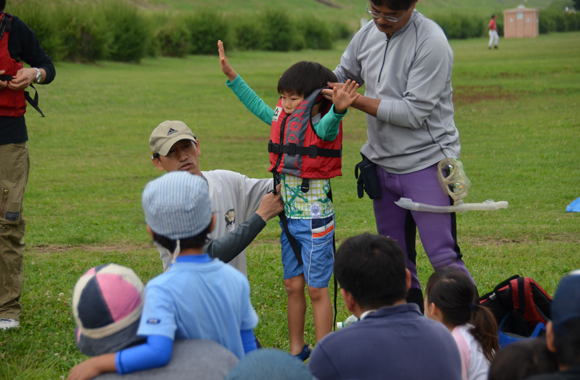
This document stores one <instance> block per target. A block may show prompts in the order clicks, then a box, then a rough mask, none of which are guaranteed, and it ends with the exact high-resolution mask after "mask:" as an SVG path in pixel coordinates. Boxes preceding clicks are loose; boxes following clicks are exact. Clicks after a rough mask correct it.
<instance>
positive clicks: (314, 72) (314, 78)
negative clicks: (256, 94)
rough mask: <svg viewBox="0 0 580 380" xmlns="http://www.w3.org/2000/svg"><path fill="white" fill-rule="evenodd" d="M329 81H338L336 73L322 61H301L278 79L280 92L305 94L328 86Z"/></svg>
mask: <svg viewBox="0 0 580 380" xmlns="http://www.w3.org/2000/svg"><path fill="white" fill-rule="evenodd" d="M328 82H338V78H337V77H336V74H334V73H333V72H332V70H330V69H329V68H327V67H325V66H322V65H321V64H320V63H316V62H308V61H301V62H298V63H295V64H293V65H292V66H290V67H289V68H288V70H286V71H284V74H282V76H281V77H280V80H279V81H278V93H279V94H281V93H282V92H289V93H295V94H296V95H301V96H304V97H305V98H306V97H308V95H310V94H312V93H313V92H314V91H315V90H318V89H319V88H323V87H326V86H327V83H328Z"/></svg>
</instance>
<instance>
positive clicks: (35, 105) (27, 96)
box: [24, 85, 44, 117]
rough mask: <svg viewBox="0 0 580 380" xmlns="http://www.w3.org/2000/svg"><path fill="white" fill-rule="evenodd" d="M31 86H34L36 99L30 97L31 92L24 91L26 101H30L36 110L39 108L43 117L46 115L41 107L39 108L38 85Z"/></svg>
mask: <svg viewBox="0 0 580 380" xmlns="http://www.w3.org/2000/svg"><path fill="white" fill-rule="evenodd" d="M30 87H32V88H33V89H34V99H33V98H31V97H30V94H29V93H28V91H24V99H26V101H27V102H28V103H30V105H31V106H32V107H33V108H34V109H35V110H37V111H38V112H39V113H40V114H41V115H42V117H44V114H43V113H42V111H41V110H40V108H38V91H37V90H36V87H34V86H33V85H30Z"/></svg>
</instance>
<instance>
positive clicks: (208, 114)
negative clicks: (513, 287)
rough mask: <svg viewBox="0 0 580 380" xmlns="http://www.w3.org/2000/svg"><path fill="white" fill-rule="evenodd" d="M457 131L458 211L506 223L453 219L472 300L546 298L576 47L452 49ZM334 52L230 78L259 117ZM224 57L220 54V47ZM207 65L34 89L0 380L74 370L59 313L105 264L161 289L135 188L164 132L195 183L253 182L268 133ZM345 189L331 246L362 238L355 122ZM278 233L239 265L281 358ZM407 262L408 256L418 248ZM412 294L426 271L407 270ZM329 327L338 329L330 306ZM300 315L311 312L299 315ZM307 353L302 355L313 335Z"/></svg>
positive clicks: (62, 81)
mask: <svg viewBox="0 0 580 380" xmlns="http://www.w3.org/2000/svg"><path fill="white" fill-rule="evenodd" d="M451 45H452V47H453V50H454V52H455V67H454V74H453V85H454V90H455V92H454V101H455V112H456V114H455V121H456V124H457V126H458V128H459V131H460V134H461V142H462V161H463V164H464V167H465V170H466V173H467V175H468V176H469V178H470V179H471V182H472V184H473V187H472V189H471V190H470V194H469V196H468V197H467V198H466V201H468V202H481V201H484V200H486V199H494V200H496V201H499V200H507V201H509V202H510V207H509V209H507V210H500V211H495V212H484V211H472V212H469V213H464V214H459V215H458V218H457V219H458V238H459V244H460V246H461V249H462V252H463V253H464V259H465V262H466V265H467V267H468V268H469V269H470V271H471V273H472V274H473V277H474V278H475V280H476V282H477V283H478V285H479V291H480V293H483V292H486V291H488V290H489V289H491V288H492V287H493V286H494V285H495V284H496V283H498V282H499V281H501V280H503V279H505V278H507V277H509V276H511V275H513V274H520V275H526V276H530V277H532V278H534V279H535V280H537V281H538V282H539V283H540V284H541V285H542V286H543V287H544V288H545V289H546V290H547V291H548V292H549V293H553V291H554V289H555V286H556V284H557V282H558V280H559V278H560V277H561V276H562V275H563V274H565V273H566V272H567V271H569V270H572V269H575V268H578V267H580V254H579V253H580V214H572V213H566V212H565V207H566V205H567V204H568V203H570V202H571V201H572V200H574V199H576V198H578V197H580V172H579V170H580V169H579V168H580V154H579V152H580V100H579V99H580V65H578V62H580V33H566V34H550V35H542V36H540V37H539V38H537V39H526V40H504V39H502V40H501V41H500V49H499V50H498V51H495V50H494V51H488V49H487V40H485V39H474V40H463V41H453V42H452V43H451ZM345 46H346V42H343V43H341V44H339V45H338V46H337V47H336V48H335V49H334V50H331V51H301V52H292V53H267V52H246V53H235V54H231V55H230V56H229V59H230V62H231V64H232V65H233V67H234V68H235V69H236V70H237V71H238V72H239V73H240V74H242V76H243V77H244V79H245V80H246V81H247V82H248V83H249V84H250V85H251V86H252V87H253V88H254V89H255V90H256V92H257V93H258V94H259V95H260V96H261V97H262V98H263V99H264V100H265V101H266V103H268V104H270V105H272V106H273V105H275V103H276V99H277V93H276V83H277V79H278V77H279V75H280V74H281V73H282V72H283V71H284V70H285V69H286V68H287V67H288V66H289V64H290V63H293V62H296V61H299V60H313V61H318V62H321V63H323V64H325V65H327V66H329V67H332V68H333V67H335V66H336V64H337V63H338V62H339V60H340V55H341V53H342V51H343V50H344V47H345ZM226 49H227V46H226ZM224 82H225V77H224V76H223V74H222V73H221V71H220V68H219V64H218V62H217V58H216V57H213V56H211V57H210V56H190V57H188V58H186V59H170V58H159V59H146V60H144V61H143V63H142V64H140V65H129V64H121V63H110V62H103V63H100V64H97V65H76V64H68V63H59V64H58V65H57V78H56V80H55V82H54V83H52V84H51V85H49V86H41V89H40V105H41V108H42V109H43V111H44V112H45V114H46V115H47V117H46V118H44V119H43V118H40V116H39V115H37V114H36V113H35V111H34V110H32V109H31V110H29V112H28V114H27V123H28V128H29V130H28V133H29V138H30V141H29V149H30V154H31V174H30V180H29V184H28V188H27V191H26V197H25V217H26V218H27V233H26V236H25V239H26V242H27V250H26V254H25V264H24V265H25V282H24V293H23V297H22V299H21V301H22V303H23V306H24V311H23V314H22V317H21V323H22V327H21V328H20V329H19V330H17V331H7V332H0V379H7V380H8V379H10V380H14V379H27V380H29V379H60V378H61V376H65V377H66V374H67V373H68V370H69V369H70V368H71V367H72V366H73V365H74V364H75V363H78V362H79V361H81V360H83V359H84V358H85V357H84V356H83V355H81V354H80V353H79V352H78V351H77V350H76V346H75V344H74V339H73V328H74V322H73V321H72V318H71V313H70V298H71V295H72V289H73V286H74V284H75V282H76V280H77V279H78V277H79V276H80V275H81V274H82V273H84V272H85V271H86V270H87V269H89V268H90V267H92V266H95V265H98V264H102V263H107V262H116V263H119V264H122V265H127V266H129V267H132V268H134V269H135V271H136V272H137V273H138V274H139V275H140V276H141V277H142V279H143V280H144V281H147V280H149V279H150V278H152V277H154V276H156V275H157V274H159V273H160V271H161V269H162V267H161V262H160V260H159V259H158V254H157V251H156V249H155V248H154V247H153V246H152V244H151V242H150V239H149V237H148V235H147V233H146V231H145V224H144V217H143V214H142V210H141V205H140V196H141V191H142V189H143V187H144V186H145V184H146V183H147V182H148V181H150V180H151V179H153V178H156V177H157V176H159V175H160V172H159V171H157V169H155V168H154V167H153V165H152V164H151V163H150V162H149V161H150V156H149V149H148V144H147V141H148V137H149V134H150V133H151V131H152V129H153V128H155V127H156V126H157V124H159V123H160V122H161V121H163V120H167V119H176V120H183V121H184V122H186V123H187V124H188V125H189V126H190V127H191V128H192V129H193V130H194V132H195V133H196V134H197V135H198V137H199V138H200V141H201V148H202V155H201V157H200V163H201V167H202V168H203V169H204V170H211V169H217V168H223V169H230V170H234V171H238V172H241V173H244V174H247V175H248V176H251V177H266V176H268V173H267V167H268V166H267V164H268V157H267V151H266V143H267V141H268V135H269V131H268V128H267V126H266V125H264V124H261V122H259V121H257V120H256V119H255V118H254V116H253V115H251V114H250V113H249V112H247V111H245V109H244V107H243V106H242V105H241V104H239V103H238V101H237V99H236V98H235V96H234V95H233V94H232V93H231V92H230V90H228V89H227V88H226V86H225V85H224ZM344 130H345V140H344V166H343V176H342V177H340V178H337V179H334V180H333V188H334V191H333V193H334V197H335V202H336V205H335V207H336V210H337V230H336V233H337V238H338V240H339V241H338V243H339V244H340V241H341V240H343V239H345V238H346V237H348V236H352V235H356V234H359V233H362V232H365V231H370V232H376V227H375V223H374V218H373V213H372V205H371V201H370V200H369V199H362V200H361V199H358V198H357V196H356V185H355V180H354V176H353V166H354V164H355V163H356V162H358V161H359V157H360V156H359V154H358V152H359V148H360V146H361V145H362V144H363V143H364V141H365V140H366V127H365V118H364V115H363V114H362V113H360V112H358V111H356V110H352V111H350V112H349V114H348V115H347V116H346V118H345V121H344ZM278 236H279V227H278V226H277V223H276V222H275V221H271V222H270V223H269V224H268V226H267V227H266V229H265V231H264V232H263V233H262V234H261V235H260V236H259V238H258V239H257V240H256V241H255V242H254V243H253V244H252V245H251V246H250V248H249V249H248V277H249V280H250V284H251V286H252V302H253V304H254V306H255V308H256V310H257V311H258V314H259V315H260V318H261V320H260V323H259V326H258V328H257V330H256V335H257V336H258V337H259V338H260V340H261V341H262V344H264V345H265V346H266V347H278V348H281V349H288V344H287V328H286V322H285V313H286V312H285V293H284V290H283V289H282V281H281V277H282V267H281V263H280V260H279V243H278V240H277V239H278ZM418 247H419V248H420V247H421V245H420V242H418ZM418 264H419V275H420V279H421V281H422V282H423V283H424V282H425V280H426V278H427V277H428V276H429V275H430V273H431V267H430V265H429V263H428V261H427V259H426V257H425V254H424V252H419V256H418ZM339 305H340V307H339V315H338V320H343V319H345V318H346V317H347V316H348V313H347V311H346V310H345V309H344V307H343V306H342V302H339ZM309 312H310V311H309ZM306 339H307V340H308V341H311V342H312V341H313V340H314V330H313V326H312V323H308V324H307V331H306Z"/></svg>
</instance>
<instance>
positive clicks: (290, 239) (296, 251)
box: [278, 211, 304, 265]
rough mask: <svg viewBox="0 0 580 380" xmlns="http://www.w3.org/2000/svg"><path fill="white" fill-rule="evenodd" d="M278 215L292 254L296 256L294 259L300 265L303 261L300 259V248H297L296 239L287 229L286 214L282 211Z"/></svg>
mask: <svg viewBox="0 0 580 380" xmlns="http://www.w3.org/2000/svg"><path fill="white" fill-rule="evenodd" d="M278 216H279V217H280V221H281V222H282V228H284V232H285V233H286V237H287V238H288V242H289V243H290V246H291V247H292V250H293V251H294V255H295V256H296V260H298V264H300V265H302V264H304V262H303V261H302V255H301V254H300V249H299V248H298V243H296V239H294V236H292V234H291V233H290V230H289V229H288V218H286V214H285V213H284V211H282V212H281V213H280V215H278Z"/></svg>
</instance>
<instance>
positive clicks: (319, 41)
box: [297, 16, 332, 50]
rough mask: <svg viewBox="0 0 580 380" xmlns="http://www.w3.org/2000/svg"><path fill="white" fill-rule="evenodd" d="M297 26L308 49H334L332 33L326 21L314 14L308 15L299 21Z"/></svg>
mask: <svg viewBox="0 0 580 380" xmlns="http://www.w3.org/2000/svg"><path fill="white" fill-rule="evenodd" d="M297 26H298V29H299V30H300V31H301V33H302V36H303V38H304V42H305V47H306V48H307V49H321V50H329V49H332V33H331V31H330V28H329V27H328V24H327V23H326V22H324V21H321V20H319V19H317V18H315V17H313V16H306V17H302V18H301V19H300V21H298V24H297Z"/></svg>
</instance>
